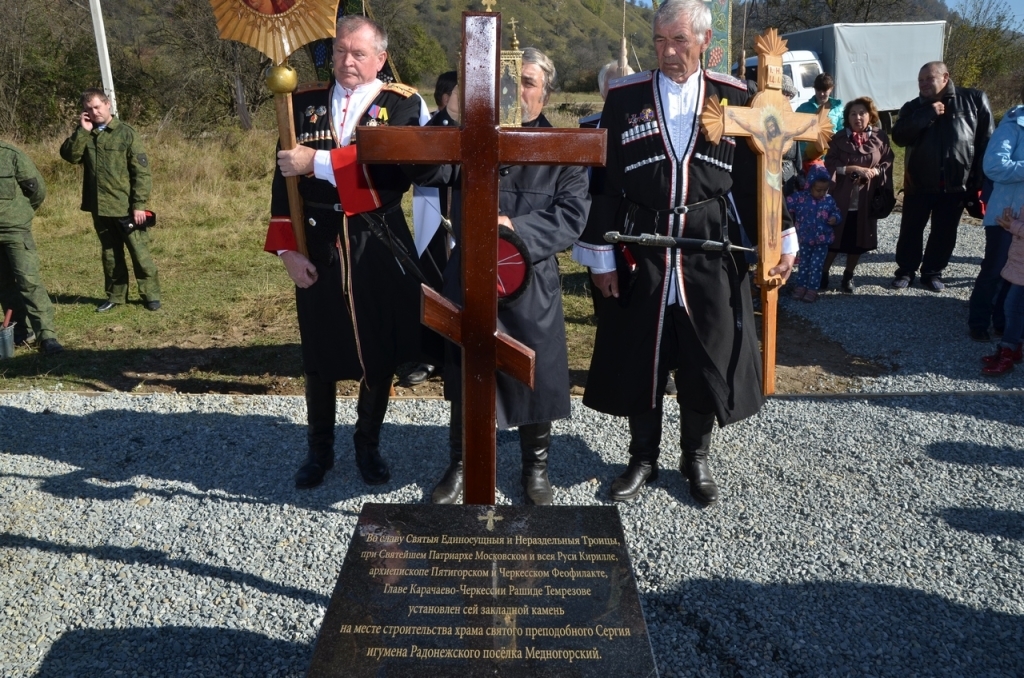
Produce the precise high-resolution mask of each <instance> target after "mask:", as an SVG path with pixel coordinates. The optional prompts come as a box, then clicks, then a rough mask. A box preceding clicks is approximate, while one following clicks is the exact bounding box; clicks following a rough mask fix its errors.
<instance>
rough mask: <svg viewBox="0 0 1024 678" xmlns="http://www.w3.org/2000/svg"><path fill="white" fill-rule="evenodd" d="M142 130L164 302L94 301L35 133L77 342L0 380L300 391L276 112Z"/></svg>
mask: <svg viewBox="0 0 1024 678" xmlns="http://www.w3.org/2000/svg"><path fill="white" fill-rule="evenodd" d="M600 106H601V100H600V97H599V96H598V95H597V94H592V95H580V94H570V95H557V96H556V97H554V98H553V100H552V102H551V105H550V106H549V107H548V109H547V110H546V114H547V115H548V117H549V118H550V119H551V120H552V123H553V124H555V125H556V126H562V127H570V126H572V127H574V126H575V125H576V120H577V119H578V118H579V117H581V116H584V115H588V114H589V113H591V112H594V111H597V110H600ZM143 133H144V135H145V143H146V146H147V150H148V153H149V156H150V158H151V161H152V168H153V187H154V188H153V196H152V199H151V201H150V205H149V207H150V209H152V210H154V211H155V212H156V213H157V219H158V223H157V226H156V227H155V228H154V229H153V230H152V231H151V236H152V241H151V247H152V252H153V256H154V258H155V259H156V261H157V265H158V267H159V270H160V282H161V286H162V288H163V309H162V310H161V311H159V312H156V313H152V312H149V311H146V310H145V309H144V308H143V307H142V305H141V303H140V302H139V300H138V295H137V291H136V290H135V289H134V282H133V285H132V289H131V291H130V293H129V299H130V302H129V303H128V304H127V305H125V306H121V307H117V308H116V309H115V310H113V311H111V312H109V313H104V314H99V313H96V312H95V307H96V305H97V304H99V303H101V302H102V301H104V295H103V275H102V269H101V266H100V261H99V253H100V248H99V242H98V240H97V238H96V235H95V233H94V232H93V229H92V222H91V219H90V217H89V215H88V214H87V213H84V212H81V211H79V209H78V208H79V201H80V196H81V194H80V191H81V168H79V167H76V166H73V165H69V164H68V163H66V162H64V161H63V160H61V159H60V157H59V155H58V149H59V147H60V142H61V141H62V140H61V139H55V140H52V141H50V142H47V143H44V144H34V145H27V146H25V150H26V151H27V152H28V153H29V155H30V156H31V157H32V158H33V160H34V161H35V162H36V164H37V165H38V166H39V169H40V170H41V172H42V173H43V176H44V177H45V179H46V182H47V185H48V189H49V195H48V197H47V200H46V202H45V203H44V204H43V206H42V207H41V208H40V210H39V212H38V213H37V215H36V219H35V222H34V225H33V231H34V235H35V239H36V243H37V246H38V249H39V254H40V258H41V260H42V266H43V271H42V272H43V280H44V282H45V284H46V287H47V290H48V291H49V293H50V296H51V298H52V299H53V300H54V302H55V306H56V322H57V331H58V334H59V338H60V341H61V342H62V343H63V344H64V345H65V347H66V349H67V350H66V352H65V353H63V354H60V355H57V356H52V357H43V356H40V355H38V354H37V353H36V352H35V351H34V350H32V349H29V348H23V347H19V348H18V349H17V351H16V354H15V357H14V358H13V359H10V360H4V361H0V389H2V390H22V389H29V388H42V389H65V390H99V391H103V390H111V389H117V390H121V391H135V392H150V391H178V392H188V393H204V392H223V393H300V392H301V389H302V380H301V376H302V369H301V360H300V354H299V347H298V325H297V321H296V317H295V302H294V294H293V287H292V284H291V281H290V280H289V279H288V277H287V275H286V274H285V272H284V268H283V266H281V264H280V263H279V262H278V261H277V260H276V258H275V257H273V256H271V255H268V254H266V253H264V252H263V251H262V248H263V238H264V235H265V232H266V224H267V219H268V217H269V193H270V181H271V177H272V174H273V157H272V156H273V148H274V143H275V133H274V132H272V131H270V129H269V125H268V124H266V122H264V124H263V125H262V126H261V129H257V130H254V131H251V132H242V131H239V130H227V131H225V132H223V133H222V134H220V135H216V136H211V137H206V138H202V139H189V138H185V137H183V136H182V135H181V134H179V133H176V132H173V131H168V130H158V129H152V130H143ZM897 153H898V160H897V173H898V175H901V171H900V170H901V168H902V152H901V150H900V149H897ZM901 179H902V176H899V178H898V180H897V186H899V185H900V184H901V183H902V181H901ZM407 202H408V201H407ZM410 221H411V220H410ZM560 264H561V268H562V273H563V292H564V304H565V315H566V331H567V337H568V343H569V356H570V369H571V371H572V376H573V383H574V391H575V392H579V391H580V387H581V386H582V385H583V383H584V382H585V371H586V369H587V367H588V365H589V362H590V353H591V347H592V345H593V336H594V329H595V327H594V321H593V316H592V306H591V301H590V293H589V288H588V285H587V275H586V271H585V270H584V269H583V268H582V267H580V266H578V265H576V264H575V263H573V262H572V261H570V260H569V257H568V255H567V254H563V255H562V256H561V257H560ZM343 392H344V391H343Z"/></svg>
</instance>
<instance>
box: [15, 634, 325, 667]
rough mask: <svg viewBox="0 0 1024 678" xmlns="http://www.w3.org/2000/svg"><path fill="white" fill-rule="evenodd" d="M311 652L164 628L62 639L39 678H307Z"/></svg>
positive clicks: (251, 638) (256, 637)
mask: <svg viewBox="0 0 1024 678" xmlns="http://www.w3.org/2000/svg"><path fill="white" fill-rule="evenodd" d="M312 652H313V648H312V647H311V646H308V645H302V644H299V643H290V642H287V641H284V640H274V639H273V638H268V637H266V636H264V635H261V634H258V633H253V632H251V631H238V630H233V629H222V628H190V627H180V626H161V627H157V628H134V629H79V630H75V631H68V632H66V633H64V634H63V635H62V636H61V637H60V638H59V639H58V640H57V642H56V643H54V644H53V647H52V648H50V651H49V653H47V655H46V657H45V658H44V659H43V663H42V666H40V667H39V672H38V673H36V674H35V675H36V676H39V677H40V678H75V677H78V676H138V677H139V678H163V677H166V678H173V677H177V676H261V677H262V676H266V677H267V678H270V677H272V676H273V677H284V676H303V675H305V673H306V669H307V668H308V667H309V660H310V658H311V656H312Z"/></svg>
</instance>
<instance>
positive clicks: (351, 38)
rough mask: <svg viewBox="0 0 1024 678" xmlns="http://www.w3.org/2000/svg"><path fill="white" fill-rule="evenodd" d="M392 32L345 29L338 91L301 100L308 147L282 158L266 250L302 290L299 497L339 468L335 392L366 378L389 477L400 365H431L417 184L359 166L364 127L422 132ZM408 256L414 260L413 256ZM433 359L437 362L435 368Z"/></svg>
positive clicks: (297, 104) (360, 20) (356, 24)
mask: <svg viewBox="0 0 1024 678" xmlns="http://www.w3.org/2000/svg"><path fill="white" fill-rule="evenodd" d="M386 60H387V33H386V32H385V31H384V29H383V28H382V27H381V26H380V25H379V24H377V23H376V22H374V21H372V20H370V19H367V18H365V17H362V16H355V15H353V16H345V17H342V18H341V19H340V20H339V21H338V26H337V35H336V37H335V40H334V55H333V61H334V82H332V83H331V84H330V85H329V86H328V87H327V88H312V89H302V88H300V90H299V91H298V92H297V93H296V94H295V95H294V99H293V106H294V111H295V131H296V134H297V135H298V142H299V143H298V145H297V146H296V147H295V148H294V149H293V150H289V151H279V152H278V171H277V172H276V174H275V177H274V184H273V193H272V200H271V214H272V215H273V216H272V217H271V223H270V229H269V231H268V233H267V239H266V243H265V246H264V249H266V250H267V251H269V252H273V253H276V254H278V255H279V256H280V258H281V261H282V262H283V263H284V266H285V268H286V269H287V271H288V275H289V276H290V277H291V279H292V280H293V281H294V282H295V288H296V289H295V298H296V306H297V309H298V314H299V333H300V336H301V341H302V361H303V369H304V370H305V373H306V407H307V421H308V429H307V441H308V454H307V456H306V459H305V461H304V462H303V464H302V466H301V468H299V471H298V473H297V474H296V476H295V486H296V487H297V488H310V487H315V486H317V485H319V484H320V483H321V482H323V479H324V474H325V473H326V472H327V471H328V470H330V469H331V468H332V467H333V466H334V426H335V388H336V382H337V381H339V380H342V379H359V380H360V384H359V401H358V404H357V409H356V412H357V414H356V424H355V435H354V436H353V445H354V447H355V461H356V466H357V467H358V468H359V472H360V474H361V475H362V478H363V481H364V482H366V483H367V484H369V485H378V484H383V483H386V482H387V481H388V480H389V479H390V477H391V474H390V470H389V468H388V465H387V463H386V462H385V461H384V459H383V458H382V457H381V454H380V449H379V448H380V431H381V426H382V424H383V421H384V416H385V414H386V412H387V406H388V398H389V395H390V390H391V384H392V378H393V376H394V373H395V368H396V366H398V365H400V364H402V363H406V362H420V361H424V360H425V358H427V357H426V356H424V355H423V354H422V351H421V342H420V322H419V300H420V291H419V286H420V281H419V280H418V279H417V278H416V277H414V275H413V274H412V271H411V267H410V266H409V265H408V264H409V262H410V260H411V261H412V262H413V263H414V264H415V263H418V262H417V261H415V260H416V249H415V246H414V245H413V241H412V237H411V236H410V234H409V229H408V227H407V226H406V222H405V217H404V216H403V213H402V206H401V200H402V194H404V193H405V192H406V191H407V190H408V189H409V186H410V183H409V179H408V178H407V177H406V175H405V174H404V172H403V171H402V170H401V169H400V168H399V167H398V166H397V165H365V166H364V165H359V164H357V163H356V146H355V144H356V141H357V137H358V131H357V127H358V126H360V125H370V126H377V125H420V124H423V123H424V122H426V121H427V119H429V113H428V111H427V107H426V104H425V103H424V101H423V100H422V99H421V98H420V96H419V95H418V94H416V92H415V90H414V89H412V88H411V87H407V86H405V85H400V84H394V83H392V84H385V83H384V82H382V81H381V80H379V79H378V78H377V73H378V72H379V71H380V70H381V69H382V68H383V67H384V64H385V61H386ZM288 176H298V177H300V179H299V192H300V194H301V196H302V201H303V209H304V214H305V218H306V221H305V224H304V227H305V235H306V242H307V248H308V251H309V256H308V257H306V256H303V255H302V254H301V253H299V252H298V251H297V247H296V242H295V237H294V234H293V232H292V226H291V222H290V220H289V218H288V214H289V211H288V201H287V192H286V188H285V179H284V178H285V177H288ZM404 253H408V255H409V256H410V257H411V259H408V258H404V257H403V254H404ZM426 362H432V361H431V360H426Z"/></svg>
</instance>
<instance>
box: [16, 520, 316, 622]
mask: <svg viewBox="0 0 1024 678" xmlns="http://www.w3.org/2000/svg"><path fill="white" fill-rule="evenodd" d="M0 548H11V549H14V548H18V549H35V550H37V551H44V552H47V553H59V554H62V555H66V556H71V555H75V554H79V553H80V554H83V555H86V556H89V557H90V558H96V559H97V560H108V561H117V562H120V563H124V564H126V565H149V566H154V567H165V568H168V569H172V570H180V571H182V572H187V573H188V574H192V575H196V576H198V577H212V578H214V579H220V580H222V581H225V582H229V583H234V584H242V585H244V586H251V587H252V588H254V589H256V590H257V591H262V592H263V593H269V594H272V595H275V596H286V597H288V598H292V599H294V600H298V601H301V602H303V603H306V604H307V605H319V606H320V607H324V608H326V607H327V604H328V603H329V602H330V598H328V597H327V596H324V595H321V594H319V593H314V592H313V591H307V590H306V589H300V588H296V587H294V586H282V585H281V584H275V583H274V582H272V581H269V580H267V579H264V578H263V577H257V576H256V575H254V574H249V573H248V572H240V571H239V570H233V569H231V568H230V567H219V566H216V565H207V564H205V563H197V562H195V561H193V560H185V559H182V558H171V557H169V556H168V555H167V554H166V553H164V552H163V551H156V550H153V549H145V548H140V547H137V546H136V547H133V548H123V547H120V546H106V545H104V546H97V547H89V546H75V545H71V544H55V543H54V542H50V541H43V540H41V539H34V538H33V537H24V536H21V535H17V534H9V533H6V532H5V533H0Z"/></svg>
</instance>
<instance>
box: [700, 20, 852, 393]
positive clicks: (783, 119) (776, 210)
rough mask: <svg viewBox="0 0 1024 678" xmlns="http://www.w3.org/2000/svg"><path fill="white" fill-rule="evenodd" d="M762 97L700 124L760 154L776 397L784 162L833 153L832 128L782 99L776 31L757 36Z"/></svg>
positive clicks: (725, 108) (766, 328)
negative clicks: (796, 148) (797, 150)
mask: <svg viewBox="0 0 1024 678" xmlns="http://www.w3.org/2000/svg"><path fill="white" fill-rule="evenodd" d="M754 47H755V49H756V50H757V57H758V58H757V90H758V91H757V94H756V95H754V98H753V100H751V102H750V106H749V107H747V106H729V105H727V102H720V101H719V100H718V97H711V98H710V99H709V100H708V101H707V102H706V103H705V105H704V112H703V113H701V116H700V122H701V126H702V127H703V128H704V134H705V135H706V136H707V138H708V141H710V142H711V143H714V144H717V143H718V142H719V141H720V140H721V139H722V136H723V135H727V136H736V137H746V138H747V143H748V145H749V146H750V148H751V149H752V150H753V151H754V152H755V153H757V175H758V177H760V181H759V182H758V185H757V203H758V214H757V228H758V243H757V251H758V256H757V281H758V284H759V285H760V287H761V318H762V323H761V335H762V337H761V339H762V365H763V368H764V369H763V372H764V374H763V377H764V380H763V382H762V385H761V387H762V392H763V393H764V395H771V394H772V393H775V325H776V318H777V310H778V301H779V287H780V286H782V284H783V280H782V278H781V277H779V276H769V275H768V271H769V269H771V268H772V267H774V266H775V265H776V264H777V263H778V262H779V257H780V256H781V255H782V210H783V208H784V200H783V198H782V156H783V154H784V153H785V152H786V151H788V150H789V148H790V147H791V146H792V145H793V143H794V142H795V141H798V140H799V141H816V142H817V143H818V144H819V145H820V146H821V147H822V148H823V149H826V150H827V149H828V142H829V140H830V139H831V138H832V122H831V121H830V120H829V117H828V110H827V109H826V108H824V107H822V108H821V109H820V110H819V111H818V114H817V115H811V114H809V113H794V112H793V109H792V107H791V106H790V104H789V99H787V98H786V96H785V95H783V94H782V55H783V54H785V53H786V41H785V40H782V39H780V38H779V34H778V32H777V31H776V30H775V29H774V28H769V29H768V30H767V31H766V32H765V34H764V35H759V36H757V39H756V41H755V43H754Z"/></svg>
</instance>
